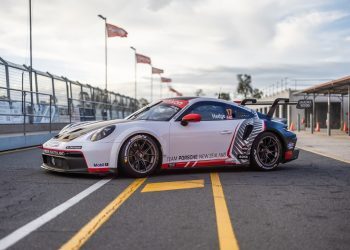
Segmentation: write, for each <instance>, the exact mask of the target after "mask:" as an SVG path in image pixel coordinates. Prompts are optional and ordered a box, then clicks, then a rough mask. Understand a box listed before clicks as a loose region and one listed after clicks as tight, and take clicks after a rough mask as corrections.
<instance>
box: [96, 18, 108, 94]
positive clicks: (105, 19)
mask: <svg viewBox="0 0 350 250" xmlns="http://www.w3.org/2000/svg"><path fill="white" fill-rule="evenodd" d="M97 16H98V17H99V18H101V19H103V20H104V21H105V89H106V90H107V18H106V17H104V16H102V15H97Z"/></svg>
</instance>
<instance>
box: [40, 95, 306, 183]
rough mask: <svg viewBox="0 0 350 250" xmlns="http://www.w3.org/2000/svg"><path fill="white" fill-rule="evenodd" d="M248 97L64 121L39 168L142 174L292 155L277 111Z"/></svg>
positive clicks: (268, 164)
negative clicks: (256, 106)
mask: <svg viewBox="0 0 350 250" xmlns="http://www.w3.org/2000/svg"><path fill="white" fill-rule="evenodd" d="M245 102H246V101H242V103H241V104H237V103H234V102H229V101H225V100H221V99H214V98H203V97H179V98H168V99H163V100H160V101H158V102H155V103H152V104H150V105H148V106H146V107H144V108H142V109H140V110H138V111H136V112H135V113H133V114H132V115H130V116H129V117H126V118H125V119H120V120H110V121H92V122H80V123H73V124H69V125H67V126H66V127H64V128H63V129H62V130H61V131H60V132H59V134H58V135H56V136H55V137H54V138H52V139H51V140H49V141H47V142H46V143H44V144H43V146H42V148H43V154H42V156H43V164H42V167H43V168H44V169H47V170H52V171H59V172H76V173H108V172H117V170H120V171H122V172H125V173H126V174H128V175H130V176H133V177H143V176H147V175H149V174H152V173H154V172H155V171H156V170H157V169H173V168H195V167H206V166H208V167H210V166H233V165H250V166H252V167H254V168H257V169H261V170H272V169H275V168H276V167H277V166H278V165H279V164H280V163H285V162H288V161H291V160H294V159H296V158H297V157H298V153H299V151H298V150H297V149H295V144H296V140H297V138H296V135H295V134H294V133H293V132H291V131H288V130H287V126H286V124H285V123H283V122H282V121H279V120H276V119H274V118H272V115H273V111H274V110H272V111H271V110H270V111H271V112H269V114H267V115H264V114H261V113H259V112H256V111H254V110H252V109H250V108H247V107H246V106H245ZM275 102H276V101H275ZM277 103H278V101H277ZM275 106H276V105H275V103H274V104H273V105H272V107H271V109H274V108H275ZM271 113H272V115H271Z"/></svg>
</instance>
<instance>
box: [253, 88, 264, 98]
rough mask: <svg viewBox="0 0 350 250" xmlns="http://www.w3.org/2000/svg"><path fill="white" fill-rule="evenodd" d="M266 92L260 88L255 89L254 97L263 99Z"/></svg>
mask: <svg viewBox="0 0 350 250" xmlns="http://www.w3.org/2000/svg"><path fill="white" fill-rule="evenodd" d="M263 94H264V92H262V91H261V90H260V89H254V90H253V94H252V97H253V98H256V99H261V97H263Z"/></svg>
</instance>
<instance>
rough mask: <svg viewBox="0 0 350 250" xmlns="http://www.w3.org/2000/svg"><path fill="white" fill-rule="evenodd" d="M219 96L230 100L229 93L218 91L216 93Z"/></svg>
mask: <svg viewBox="0 0 350 250" xmlns="http://www.w3.org/2000/svg"><path fill="white" fill-rule="evenodd" d="M217 95H218V96H219V99H223V100H227V101H230V100H231V97H230V93H222V92H221V93H219V94H217Z"/></svg>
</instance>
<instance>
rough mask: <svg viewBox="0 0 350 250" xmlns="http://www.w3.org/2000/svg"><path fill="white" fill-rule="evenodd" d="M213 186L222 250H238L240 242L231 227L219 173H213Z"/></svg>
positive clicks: (211, 175)
mask: <svg viewBox="0 0 350 250" xmlns="http://www.w3.org/2000/svg"><path fill="white" fill-rule="evenodd" d="M210 178H211V185H212V188H213V196H214V204H215V213H216V224H217V228H218V236H219V244H220V250H226V249H230V250H238V249H239V246H238V242H237V239H236V236H235V233H234V231H233V228H232V225H231V219H230V215H229V213H228V209H227V205H226V201H225V195H224V191H223V189H222V186H221V182H220V178H219V174H218V173H211V174H210Z"/></svg>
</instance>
